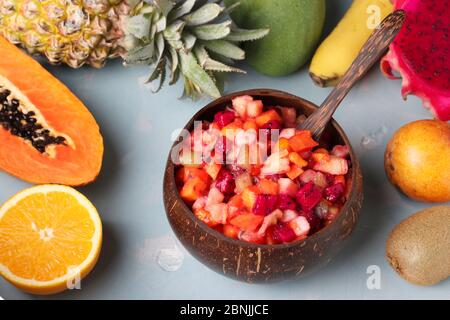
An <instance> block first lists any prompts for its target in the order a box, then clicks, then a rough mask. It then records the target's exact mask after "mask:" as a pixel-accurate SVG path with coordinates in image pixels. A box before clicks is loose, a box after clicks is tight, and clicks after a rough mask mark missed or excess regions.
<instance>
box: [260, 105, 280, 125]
mask: <svg viewBox="0 0 450 320" xmlns="http://www.w3.org/2000/svg"><path fill="white" fill-rule="evenodd" d="M271 120H276V121H279V122H281V116H280V115H279V114H278V112H277V111H276V110H273V109H272V110H268V111H266V112H263V113H262V114H261V115H260V116H258V117H257V118H256V124H257V125H258V127H262V126H263V125H265V124H266V123H267V122H269V121H271Z"/></svg>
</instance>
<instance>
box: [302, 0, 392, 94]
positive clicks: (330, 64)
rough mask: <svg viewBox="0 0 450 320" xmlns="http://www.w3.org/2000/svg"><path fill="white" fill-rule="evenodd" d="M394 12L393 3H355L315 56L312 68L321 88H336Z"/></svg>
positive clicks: (367, 0) (358, 0)
mask: <svg viewBox="0 0 450 320" xmlns="http://www.w3.org/2000/svg"><path fill="white" fill-rule="evenodd" d="M392 11H393V5H392V4H391V2H390V0H354V1H353V3H352V5H351V6H350V8H349V9H348V11H347V13H346V14H345V16H344V17H343V18H342V20H341V21H340V22H339V24H338V25H337V26H336V28H335V29H334V30H333V32H331V34H330V35H329V36H328V37H327V38H326V39H325V40H324V41H323V42H322V44H321V45H320V46H319V48H318V49H317V51H316V53H315V54H314V57H313V59H312V61H311V66H310V69H309V71H310V75H311V78H312V79H313V81H314V82H315V83H316V84H317V85H318V86H321V87H328V86H334V85H336V84H337V83H338V82H339V80H340V79H341V77H342V76H343V75H344V74H345V72H346V71H347V70H348V68H349V67H350V65H351V64H352V62H353V60H354V59H355V58H356V56H357V55H358V53H359V51H360V50H361V48H362V46H363V45H364V43H365V42H366V41H367V39H368V38H369V36H370V35H371V34H372V32H373V30H374V29H375V28H376V27H377V26H378V25H379V24H380V22H381V21H382V20H383V19H384V18H385V17H386V16H387V15H388V14H389V13H391V12H392Z"/></svg>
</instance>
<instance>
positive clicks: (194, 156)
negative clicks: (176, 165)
mask: <svg viewBox="0 0 450 320" xmlns="http://www.w3.org/2000/svg"><path fill="white" fill-rule="evenodd" d="M179 161H180V164H181V165H183V166H186V167H188V166H189V167H200V166H201V165H202V155H201V153H198V152H192V151H187V152H182V153H181V155H180V158H179Z"/></svg>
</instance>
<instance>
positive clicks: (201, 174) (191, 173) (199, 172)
mask: <svg viewBox="0 0 450 320" xmlns="http://www.w3.org/2000/svg"><path fill="white" fill-rule="evenodd" d="M183 172H184V177H183V182H186V181H188V180H189V179H192V178H200V179H201V180H204V181H205V182H209V180H210V178H209V175H208V173H206V171H205V170H203V169H201V168H196V167H184V170H183Z"/></svg>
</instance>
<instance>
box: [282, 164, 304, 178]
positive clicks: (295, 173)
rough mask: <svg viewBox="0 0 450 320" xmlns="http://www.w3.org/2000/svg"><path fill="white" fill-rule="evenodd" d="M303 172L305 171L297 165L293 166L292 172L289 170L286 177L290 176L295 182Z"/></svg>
mask: <svg viewBox="0 0 450 320" xmlns="http://www.w3.org/2000/svg"><path fill="white" fill-rule="evenodd" d="M303 172H304V170H303V169H302V168H300V167H298V166H296V165H292V166H291V170H289V172H287V173H286V175H287V176H288V178H289V179H291V180H294V179H296V178H297V177H298V176H300V175H301V174H302V173H303Z"/></svg>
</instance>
